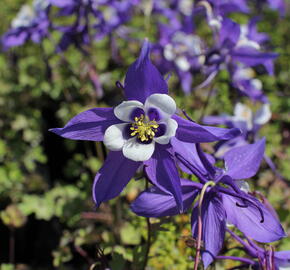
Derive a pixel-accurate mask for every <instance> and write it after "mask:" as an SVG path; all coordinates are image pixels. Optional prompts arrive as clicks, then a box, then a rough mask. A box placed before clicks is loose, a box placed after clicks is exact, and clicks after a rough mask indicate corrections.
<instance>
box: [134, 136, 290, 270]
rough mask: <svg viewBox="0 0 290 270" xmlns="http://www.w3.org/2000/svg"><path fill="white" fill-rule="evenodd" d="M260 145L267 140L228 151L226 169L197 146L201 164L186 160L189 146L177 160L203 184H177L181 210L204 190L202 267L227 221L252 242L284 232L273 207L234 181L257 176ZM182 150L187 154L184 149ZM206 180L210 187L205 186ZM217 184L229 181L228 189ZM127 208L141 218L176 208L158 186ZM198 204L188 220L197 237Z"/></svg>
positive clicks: (171, 212)
mask: <svg viewBox="0 0 290 270" xmlns="http://www.w3.org/2000/svg"><path fill="white" fill-rule="evenodd" d="M264 146H265V141H264V140H261V141H259V142H257V143H255V144H253V145H246V146H243V147H239V148H235V149H233V150H231V151H230V152H228V153H227V155H226V157H225V166H226V169H225V170H221V169H219V168H215V167H213V166H212V164H211V163H212V161H210V160H208V158H207V157H206V156H205V155H204V153H203V152H202V151H201V150H200V148H199V147H197V149H196V150H194V152H195V153H196V154H197V155H198V157H199V162H195V163H194V164H191V163H188V162H187V159H185V157H186V156H187V155H188V154H189V153H190V152H191V153H192V151H191V150H190V149H189V150H187V153H183V157H184V159H183V160H182V159H181V158H179V160H180V161H181V160H182V162H183V164H184V165H185V166H186V167H187V168H188V169H190V170H191V171H192V173H194V174H195V175H197V176H198V178H199V180H200V181H201V182H202V184H200V183H197V182H193V181H190V180H185V179H183V180H182V182H181V184H182V200H183V203H184V209H189V208H190V206H191V205H192V204H193V202H194V201H195V199H196V197H197V195H198V194H202V193H203V194H204V199H203V201H202V205H201V218H202V240H203V243H204V250H203V253H202V259H203V263H204V266H205V268H206V267H208V265H209V264H210V263H211V262H212V261H213V260H214V258H215V256H217V255H218V253H219V251H220V249H221V248H222V245H223V240H224V236H225V231H226V223H227V222H229V223H231V224H233V225H235V226H236V227H237V228H238V229H239V230H240V231H242V232H243V233H245V234H247V235H248V236H249V237H251V238H253V239H254V240H256V241H259V242H263V243H267V242H272V241H276V240H278V239H280V238H282V237H284V236H285V233H284V231H283V228H282V226H281V224H280V223H279V221H278V219H277V218H276V216H274V215H273V214H272V210H271V211H270V210H269V209H268V208H267V207H266V206H265V205H264V204H262V203H261V202H259V201H258V200H257V199H256V198H255V197H253V196H251V195H250V194H248V193H246V192H243V191H242V190H240V189H239V188H238V187H237V184H236V182H235V181H236V180H239V179H242V178H249V177H252V176H253V175H255V174H256V172H257V170H258V168H259V164H260V162H261V160H262V157H263V152H264ZM183 152H186V149H184V151H183ZM179 155H180V156H181V155H182V154H181V153H179ZM195 160H197V157H195ZM197 164H199V166H197ZM209 180H210V181H209ZM209 183H211V184H213V185H214V186H213V187H208V184H209ZM219 183H223V184H226V185H228V188H225V187H224V185H223V186H222V185H219ZM131 207H132V210H133V212H135V213H136V214H138V215H141V216H145V217H162V216H171V215H176V214H178V207H177V204H176V201H175V200H174V198H173V197H172V195H170V194H168V193H166V192H164V191H162V190H160V189H158V188H157V187H151V188H149V189H148V190H146V191H144V192H142V193H141V194H140V195H139V197H138V198H137V199H136V200H135V201H134V202H133V204H132V206H131ZM198 207H199V205H198V204H195V205H194V208H193V211H192V218H191V223H192V234H193V236H194V237H195V238H197V236H198V225H197V223H198Z"/></svg>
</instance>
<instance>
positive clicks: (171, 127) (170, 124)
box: [153, 119, 178, 144]
mask: <svg viewBox="0 0 290 270" xmlns="http://www.w3.org/2000/svg"><path fill="white" fill-rule="evenodd" d="M164 124H165V125H166V132H165V134H164V135H162V136H160V137H155V138H153V140H154V141H155V142H157V143H160V144H168V143H169V141H170V139H171V137H173V136H175V133H176V129H177V127H178V124H177V122H176V121H175V120H174V119H168V120H167V121H166V123H164Z"/></svg>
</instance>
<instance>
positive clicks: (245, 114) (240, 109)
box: [232, 103, 253, 130]
mask: <svg viewBox="0 0 290 270" xmlns="http://www.w3.org/2000/svg"><path fill="white" fill-rule="evenodd" d="M232 119H233V121H243V122H246V124H247V129H248V130H250V129H252V127H253V123H252V121H253V114H252V111H251V109H250V108H249V107H248V106H246V105H243V104H242V103H237V104H236V106H235V110H234V117H233V118H232Z"/></svg>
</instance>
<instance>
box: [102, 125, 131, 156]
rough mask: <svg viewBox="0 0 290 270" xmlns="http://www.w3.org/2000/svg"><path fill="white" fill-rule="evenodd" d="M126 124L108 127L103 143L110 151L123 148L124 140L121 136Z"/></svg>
mask: <svg viewBox="0 0 290 270" xmlns="http://www.w3.org/2000/svg"><path fill="white" fill-rule="evenodd" d="M127 125H128V124H126V123H124V124H117V125H112V126H110V127H108V128H107V129H106V131H105V135H104V144H105V146H106V147H107V148H108V149H109V150H111V151H119V150H121V149H122V148H123V145H124V143H125V142H126V140H125V139H124V138H123V131H124V129H125V128H126V126H127Z"/></svg>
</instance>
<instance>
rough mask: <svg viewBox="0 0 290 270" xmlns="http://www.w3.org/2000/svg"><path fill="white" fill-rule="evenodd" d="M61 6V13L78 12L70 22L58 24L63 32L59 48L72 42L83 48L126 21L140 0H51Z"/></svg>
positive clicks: (70, 13) (63, 48)
mask: <svg viewBox="0 0 290 270" xmlns="http://www.w3.org/2000/svg"><path fill="white" fill-rule="evenodd" d="M49 1H50V2H51V4H52V5H54V6H57V7H59V8H60V11H59V13H58V15H62V16H71V15H75V20H74V22H73V23H72V24H71V25H67V26H58V27H56V29H58V30H59V31H60V32H62V33H63V35H62V38H61V41H60V43H59V44H58V51H64V50H66V49H67V48H68V47H69V46H70V45H75V46H76V47H77V48H80V49H83V48H81V46H82V45H88V44H90V42H92V41H93V39H97V40H99V39H101V38H103V37H105V36H107V35H109V34H111V33H112V32H113V31H116V30H117V28H118V27H119V26H120V25H122V24H124V23H125V22H127V21H128V20H129V19H130V18H131V12H130V11H131V10H132V8H133V7H134V5H136V4H137V3H139V0H134V1H129V0H123V1H116V0H78V1H75V0H66V1H63V0H49Z"/></svg>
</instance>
